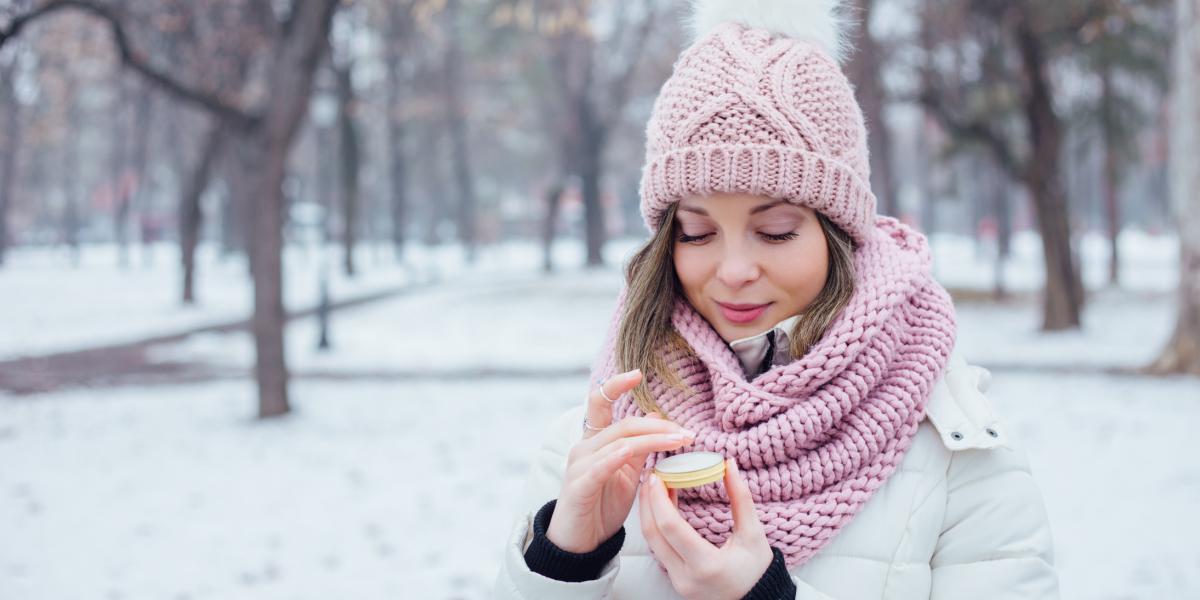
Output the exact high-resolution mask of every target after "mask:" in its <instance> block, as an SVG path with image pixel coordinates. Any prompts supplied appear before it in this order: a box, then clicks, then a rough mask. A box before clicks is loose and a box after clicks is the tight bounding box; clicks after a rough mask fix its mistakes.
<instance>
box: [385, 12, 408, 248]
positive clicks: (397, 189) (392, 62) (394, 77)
mask: <svg viewBox="0 0 1200 600" xmlns="http://www.w3.org/2000/svg"><path fill="white" fill-rule="evenodd" d="M407 23H408V17H407V15H406V7H405V6H403V5H399V4H397V3H395V2H390V3H388V41H387V100H386V101H387V108H386V111H385V114H387V140H388V142H387V147H388V164H390V165H391V169H390V173H389V174H390V175H391V184H392V185H391V190H390V191H391V204H390V209H391V210H390V212H391V217H392V218H391V221H392V249H393V252H394V253H395V256H396V260H397V261H403V260H404V242H405V229H406V228H407V226H408V207H407V192H408V163H407V157H406V156H405V152H404V138H405V135H406V134H407V129H406V127H405V123H404V119H403V118H402V117H401V103H402V102H403V100H404V98H403V97H402V96H401V93H400V91H401V89H403V88H402V86H403V85H404V83H403V82H402V81H401V77H400V65H401V63H402V61H403V60H404V56H403V52H402V51H401V44H402V43H403V41H404V40H405V39H406V38H407V36H408V35H409V28H408V26H407Z"/></svg>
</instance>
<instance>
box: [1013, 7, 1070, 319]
mask: <svg viewBox="0 0 1200 600" xmlns="http://www.w3.org/2000/svg"><path fill="white" fill-rule="evenodd" d="M1031 27H1032V25H1031V24H1030V23H1029V21H1028V15H1024V17H1023V18H1022V20H1021V21H1020V22H1019V23H1018V24H1017V42H1018V47H1019V49H1020V54H1021V64H1022V68H1023V70H1024V72H1025V75H1026V80H1027V82H1028V83H1027V85H1028V86H1029V89H1028V90H1027V95H1026V100H1025V118H1026V122H1027V126H1028V127H1029V135H1030V141H1031V144H1032V146H1033V148H1032V151H1033V156H1032V157H1031V160H1030V162H1029V165H1028V166H1027V168H1026V170H1025V184H1026V186H1028V188H1029V192H1030V194H1031V195H1032V196H1033V201H1034V207H1035V209H1036V211H1037V217H1038V226H1039V229H1040V232H1041V237H1042V252H1043V256H1044V260H1045V265H1046V273H1045V278H1046V283H1045V290H1044V292H1043V294H1042V329H1043V330H1046V331H1056V330H1062V329H1074V328H1078V327H1079V326H1080V323H1081V320H1080V313H1081V311H1082V309H1083V282H1082V278H1081V277H1080V274H1079V270H1078V268H1077V267H1076V264H1077V263H1076V261H1075V258H1074V256H1073V253H1072V251H1071V226H1070V216H1069V214H1068V212H1067V202H1066V197H1065V195H1064V193H1063V189H1062V181H1061V177H1060V176H1061V173H1060V172H1059V155H1060V146H1061V143H1062V127H1061V123H1060V122H1059V119H1058V115H1057V114H1055V112H1054V107H1053V105H1052V98H1051V96H1050V88H1049V84H1048V82H1047V81H1046V77H1045V71H1044V68H1045V56H1044V53H1043V51H1042V47H1041V43H1040V41H1039V40H1038V38H1037V36H1036V34H1035V33H1034V32H1033V30H1032V29H1031Z"/></svg>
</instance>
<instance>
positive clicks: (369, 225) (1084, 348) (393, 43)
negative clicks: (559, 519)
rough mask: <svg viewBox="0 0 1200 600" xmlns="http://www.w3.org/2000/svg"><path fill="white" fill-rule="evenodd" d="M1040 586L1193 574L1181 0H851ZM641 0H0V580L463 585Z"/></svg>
mask: <svg viewBox="0 0 1200 600" xmlns="http://www.w3.org/2000/svg"><path fill="white" fill-rule="evenodd" d="M849 4H852V5H853V9H852V10H853V15H854V16H855V18H856V22H857V23H856V26H855V29H854V32H853V41H854V44H855V46H856V47H857V51H856V52H855V53H854V55H853V58H852V60H851V61H850V62H849V63H848V64H847V65H846V67H845V68H846V71H847V73H848V74H849V75H850V77H851V79H852V80H853V82H854V84H855V87H856V92H857V94H858V99H859V102H860V103H861V106H862V108H863V111H864V115H865V117H866V120H867V123H868V129H869V131H870V143H871V156H872V165H871V168H872V186H873V188H874V190H875V192H876V194H877V196H878V198H879V210H880V212H881V213H884V214H888V215H893V216H896V217H898V218H900V219H902V220H904V221H905V222H908V223H911V224H913V225H914V226H916V227H918V228H919V229H921V230H922V231H924V232H926V233H927V234H928V235H929V237H930V240H931V243H932V247H933V250H934V255H935V270H936V275H937V277H938V278H939V280H940V281H942V283H943V284H944V285H945V286H946V287H947V288H948V289H950V290H951V292H952V293H953V295H954V297H955V301H956V306H957V310H958V320H959V327H960V332H959V341H958V344H959V347H960V349H961V350H962V352H963V353H964V355H965V356H966V358H967V359H968V360H969V361H970V362H972V363H975V364H979V365H982V366H984V367H987V368H988V369H990V370H991V372H992V375H993V378H992V386H991V389H990V390H989V397H990V398H992V401H993V402H994V404H995V406H996V409H997V411H998V412H999V413H1000V414H1001V416H1002V417H1003V418H1004V419H1005V420H1006V421H1007V422H1008V423H1009V424H1010V431H1012V432H1013V437H1014V439H1015V440H1016V443H1017V444H1018V445H1020V446H1021V447H1022V448H1023V449H1025V450H1026V451H1027V452H1028V453H1029V456H1030V460H1031V463H1032V465H1033V469H1034V473H1035V476H1036V477H1037V478H1038V480H1039V482H1040V484H1041V486H1042V489H1043V492H1044V494H1045V501H1046V506H1047V509H1048V511H1049V515H1050V519H1051V526H1052V529H1053V532H1054V536H1055V544H1056V552H1057V562H1058V565H1059V568H1060V572H1061V584H1062V592H1063V597H1064V598H1070V599H1091V598H1113V599H1118V598H1120V599H1125V598H1168V599H1174V598H1178V599H1187V598H1200V543H1197V541H1196V540H1198V539H1200V519H1198V518H1197V516H1196V508H1197V507H1198V506H1200V459H1197V458H1196V456H1197V454H1196V453H1195V452H1194V450H1189V449H1188V448H1190V447H1192V446H1193V445H1194V444H1192V441H1193V440H1194V439H1195V432H1196V428H1197V425H1200V192H1198V190H1200V161H1198V159H1197V158H1196V157H1197V156H1200V133H1198V130H1197V128H1198V124H1200V27H1198V19H1200V2H1197V1H1196V0H1149V1H1143V2H1133V1H1126V0H1091V1H1085V0H1053V1H1043V2H1038V1H1035V0H856V1H853V2H849ZM686 10H687V3H686V2H683V1H682V0H680V1H668V0H619V1H617V0H594V1H589V0H391V1H386V0H343V1H337V0H292V1H288V0H188V1H185V0H127V1H118V0H112V1H104V0H95V1H85V0H40V1H33V0H31V1H16V0H10V1H0V105H2V106H3V112H2V116H0V598H4V599H6V600H7V599H76V598H97V599H112V600H117V599H130V598H155V599H161V598H168V599H180V600H182V599H198V598H223V599H228V598H328V597H340V598H445V599H464V598H485V597H488V595H489V591H490V586H491V584H492V581H493V580H494V577H495V574H496V572H497V569H498V566H499V560H500V557H501V553H502V550H503V546H504V543H505V540H506V538H507V536H508V533H509V529H510V527H511V524H512V520H513V518H515V516H516V515H517V514H518V513H519V512H522V511H525V510H528V509H531V508H536V507H530V506H521V505H520V504H521V502H520V498H519V496H520V491H521V484H522V480H523V478H524V473H525V469H526V467H527V465H528V464H529V461H530V459H531V458H532V457H533V455H534V453H535V451H536V450H537V448H538V446H539V444H540V440H541V436H542V434H543V431H544V430H545V428H546V426H547V425H549V423H550V421H551V420H552V419H553V418H554V417H555V416H557V415H558V414H560V413H561V412H562V411H564V410H566V409H568V408H570V407H571V406H574V405H575V404H577V403H579V402H582V401H583V400H584V396H585V394H586V392H587V389H588V382H587V373H588V366H589V365H590V364H591V361H592V359H593V358H594V356H595V353H596V352H598V351H599V347H600V344H601V342H602V336H603V334H604V331H605V328H606V327H607V324H608V319H609V317H610V314H611V311H612V310H613V307H614V303H615V300H616V294H617V290H618V289H619V286H620V276H621V275H620V268H621V266H622V263H623V261H624V260H625V259H627V258H628V256H629V255H630V253H631V252H632V251H633V250H634V249H635V248H636V247H637V245H638V244H639V243H640V241H641V240H643V239H644V236H645V234H646V230H645V228H644V226H643V224H642V222H641V220H640V216H639V213H638V209H637V205H638V194H637V184H638V179H639V175H640V168H641V163H642V156H643V143H644V139H643V134H644V129H645V122H646V119H647V118H648V116H649V112H650V108H651V105H652V103H653V101H654V98H655V95H656V93H657V91H658V89H659V87H660V86H661V85H662V82H663V81H664V80H665V79H666V77H667V76H668V74H669V73H670V69H671V66H672V63H673V61H674V60H675V58H676V56H677V55H678V53H679V51H680V50H681V49H682V48H683V47H684V46H685V45H686V43H687V42H688V34H687V32H686V29H685V28H684V27H683V26H682V24H681V23H682V18H683V17H684V15H685V13H686Z"/></svg>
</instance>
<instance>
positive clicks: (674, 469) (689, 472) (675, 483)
mask: <svg viewBox="0 0 1200 600" xmlns="http://www.w3.org/2000/svg"><path fill="white" fill-rule="evenodd" d="M654 474H655V475H658V478H659V479H661V480H662V481H663V483H664V484H666V486H667V487H669V488H692V487H697V486H701V485H704V484H706V483H712V482H714V481H717V480H718V479H721V478H723V477H724V476H725V457H724V456H723V455H721V454H720V453H717V452H708V451H697V452H683V453H681V454H675V455H673V456H668V457H667V458H664V459H662V460H660V461H658V463H656V464H655V465H654Z"/></svg>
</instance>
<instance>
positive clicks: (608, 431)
mask: <svg viewBox="0 0 1200 600" xmlns="http://www.w3.org/2000/svg"><path fill="white" fill-rule="evenodd" d="M654 414H655V415H656V416H646V417H628V418H625V419H621V420H620V421H617V422H616V423H615V424H613V425H611V426H610V427H607V428H605V429H604V431H600V432H594V431H593V432H591V433H593V434H594V435H593V436H592V437H591V438H585V439H582V440H580V441H579V442H578V444H576V445H578V446H581V449H582V450H583V451H585V452H586V451H588V450H591V449H595V448H599V447H601V446H605V445H607V444H610V443H612V442H615V441H617V440H619V439H622V438H629V437H632V436H638V435H646V434H654V433H684V434H691V435H692V437H695V435H696V434H695V432H692V431H689V430H687V429H684V428H683V426H682V425H679V424H677V423H672V422H671V421H668V420H666V419H664V418H662V417H661V416H657V413H654Z"/></svg>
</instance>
